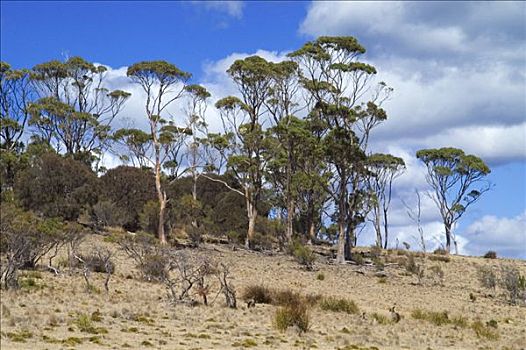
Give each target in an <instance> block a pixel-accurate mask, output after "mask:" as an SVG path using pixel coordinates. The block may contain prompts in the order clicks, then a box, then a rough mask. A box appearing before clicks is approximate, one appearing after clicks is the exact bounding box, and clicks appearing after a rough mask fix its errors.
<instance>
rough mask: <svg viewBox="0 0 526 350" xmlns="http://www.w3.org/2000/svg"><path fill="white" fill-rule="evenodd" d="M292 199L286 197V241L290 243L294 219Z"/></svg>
mask: <svg viewBox="0 0 526 350" xmlns="http://www.w3.org/2000/svg"><path fill="white" fill-rule="evenodd" d="M293 213H294V201H293V200H292V199H290V198H289V199H288V201H287V243H288V244H291V243H292V235H293V234H294V229H293V225H292V224H293V219H294V215H293Z"/></svg>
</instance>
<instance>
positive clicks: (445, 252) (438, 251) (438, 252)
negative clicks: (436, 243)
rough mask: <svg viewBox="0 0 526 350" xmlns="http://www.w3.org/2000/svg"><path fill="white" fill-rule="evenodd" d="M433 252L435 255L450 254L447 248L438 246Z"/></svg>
mask: <svg viewBox="0 0 526 350" xmlns="http://www.w3.org/2000/svg"><path fill="white" fill-rule="evenodd" d="M433 254H435V255H449V254H448V252H447V250H445V249H444V248H437V249H435V250H434V251H433Z"/></svg>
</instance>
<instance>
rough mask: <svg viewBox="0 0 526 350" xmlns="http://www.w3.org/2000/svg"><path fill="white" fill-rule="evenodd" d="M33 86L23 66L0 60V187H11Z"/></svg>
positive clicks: (21, 144)
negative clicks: (17, 66) (17, 67)
mask: <svg viewBox="0 0 526 350" xmlns="http://www.w3.org/2000/svg"><path fill="white" fill-rule="evenodd" d="M34 97H35V96H34V89H33V86H32V85H31V82H30V79H29V71H28V70H26V69H20V70H17V69H12V68H11V66H10V65H9V64H8V63H6V62H0V171H1V172H0V178H1V181H0V182H1V183H2V186H1V187H2V190H3V189H5V188H10V187H12V186H13V182H14V178H15V173H16V168H17V167H18V164H19V159H20V153H21V152H22V150H23V147H24V144H23V142H22V141H21V140H22V137H23V135H24V131H25V129H26V125H27V121H28V119H29V111H28V108H27V107H28V105H29V103H30V102H31V101H32V100H33V99H34Z"/></svg>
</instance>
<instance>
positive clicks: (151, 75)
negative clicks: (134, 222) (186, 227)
mask: <svg viewBox="0 0 526 350" xmlns="http://www.w3.org/2000/svg"><path fill="white" fill-rule="evenodd" d="M127 75H128V77H130V78H131V80H132V81H133V82H134V83H136V84H138V85H139V86H140V87H141V88H142V89H143V91H144V93H145V95H146V98H145V104H144V107H145V112H146V118H147V119H148V122H149V127H150V130H149V134H148V135H147V137H146V135H145V134H140V133H137V132H136V131H135V132H134V133H135V134H137V135H138V138H139V139H140V140H139V141H145V142H144V143H143V144H142V145H141V146H140V148H141V151H142V150H146V151H148V152H146V154H141V157H142V159H143V161H146V162H148V163H149V164H150V165H151V167H152V168H153V171H154V174H155V189H156V191H157V198H158V203H159V223H158V229H157V234H158V237H159V241H160V242H161V244H166V242H167V240H166V234H165V232H164V223H165V211H166V205H167V203H168V198H167V196H166V191H165V190H164V188H163V185H162V176H163V174H162V166H163V165H164V164H165V163H166V162H170V163H169V164H168V166H169V168H171V169H172V170H173V169H174V167H175V169H178V168H179V167H178V164H180V158H179V156H180V153H179V151H180V150H181V145H182V144H183V140H184V138H186V137H187V136H188V134H189V133H190V132H189V130H187V128H185V127H178V126H176V125H175V123H174V121H173V120H167V119H165V117H166V115H169V113H168V111H167V108H168V107H169V106H171V105H173V104H174V103H175V102H177V101H178V100H179V99H181V97H182V96H183V94H184V93H185V91H186V90H185V86H186V85H187V84H186V83H187V81H188V79H190V76H191V75H190V73H187V72H184V71H182V70H180V69H179V68H177V67H176V66H175V65H174V64H171V63H169V62H166V61H143V62H138V63H135V64H133V65H131V66H130V67H128V71H127ZM121 133H123V134H126V132H121ZM148 143H150V145H148Z"/></svg>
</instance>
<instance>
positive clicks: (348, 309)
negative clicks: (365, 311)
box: [319, 297, 359, 314]
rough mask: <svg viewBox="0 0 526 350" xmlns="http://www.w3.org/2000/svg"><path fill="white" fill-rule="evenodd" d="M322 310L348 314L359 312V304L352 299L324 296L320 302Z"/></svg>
mask: <svg viewBox="0 0 526 350" xmlns="http://www.w3.org/2000/svg"><path fill="white" fill-rule="evenodd" d="M319 306H320V308H321V309H322V310H325V311H333V312H345V313H348V314H357V313H358V312H359V309H358V306H357V305H356V303H355V302H354V301H352V300H347V299H338V298H334V297H329V298H324V299H322V300H321V301H320V302H319Z"/></svg>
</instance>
